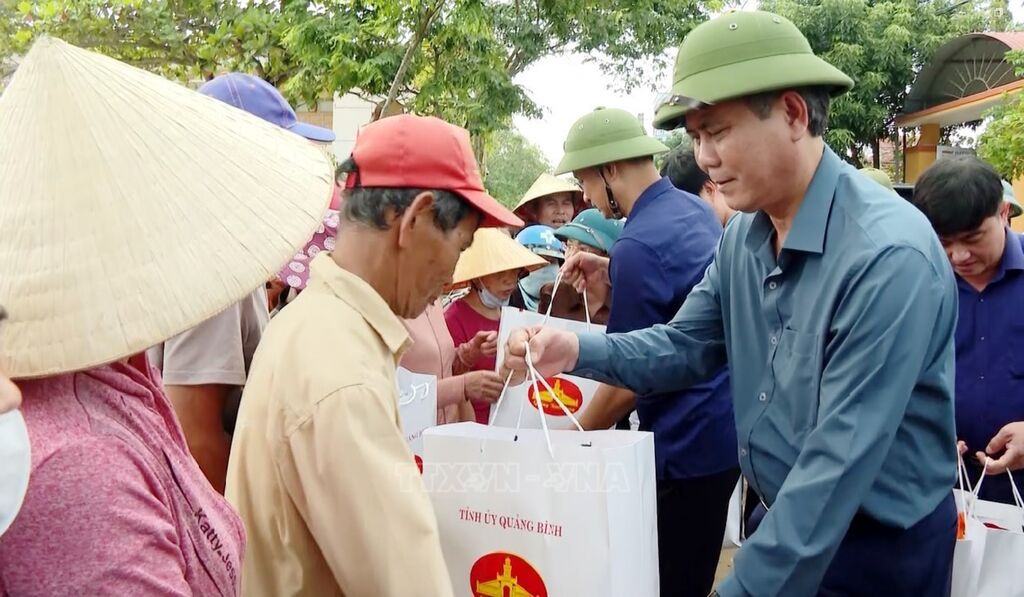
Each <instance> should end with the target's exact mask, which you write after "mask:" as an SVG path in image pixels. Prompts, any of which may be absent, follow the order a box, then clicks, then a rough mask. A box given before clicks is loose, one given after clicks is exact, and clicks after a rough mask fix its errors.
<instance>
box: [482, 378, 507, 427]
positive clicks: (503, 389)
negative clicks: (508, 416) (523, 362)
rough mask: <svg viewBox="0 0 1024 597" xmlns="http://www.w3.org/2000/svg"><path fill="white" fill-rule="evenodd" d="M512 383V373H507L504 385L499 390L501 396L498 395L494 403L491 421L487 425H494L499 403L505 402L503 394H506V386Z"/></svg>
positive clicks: (499, 406)
mask: <svg viewBox="0 0 1024 597" xmlns="http://www.w3.org/2000/svg"><path fill="white" fill-rule="evenodd" d="M511 381H512V372H511V371H509V372H508V377H506V378H505V385H504V386H503V387H502V388H501V394H498V402H497V403H495V405H494V408H493V409H492V410H491V420H490V421H488V423H487V424H488V425H494V419H495V418H497V416H498V409H499V408H501V403H502V401H503V400H505V394H506V393H507V392H508V384H509V382H511Z"/></svg>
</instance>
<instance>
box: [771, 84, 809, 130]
mask: <svg viewBox="0 0 1024 597" xmlns="http://www.w3.org/2000/svg"><path fill="white" fill-rule="evenodd" d="M778 101H779V102H781V104H782V113H783V115H784V116H785V118H786V125H787V126H788V127H789V130H790V138H791V139H792V140H793V141H799V140H800V139H803V138H804V137H806V136H807V135H808V132H807V123H808V121H809V113H808V111H807V102H805V101H804V98H803V97H802V96H801V95H800V94H799V93H797V92H796V91H785V92H783V93H782V95H781V96H779V100H778Z"/></svg>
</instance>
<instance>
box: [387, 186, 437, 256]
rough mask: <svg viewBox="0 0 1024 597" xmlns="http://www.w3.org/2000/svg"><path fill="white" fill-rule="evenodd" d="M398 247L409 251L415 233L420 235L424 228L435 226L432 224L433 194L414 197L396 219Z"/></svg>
mask: <svg viewBox="0 0 1024 597" xmlns="http://www.w3.org/2000/svg"><path fill="white" fill-rule="evenodd" d="M397 224H398V226H397V227H398V246H399V247H400V248H403V249H409V248H411V247H412V245H413V237H414V236H415V234H416V233H417V232H420V233H422V232H423V230H424V228H423V227H424V226H435V225H436V224H435V223H434V194H433V193H431V192H430V191H423V192H422V193H420V194H419V195H416V196H415V197H414V198H413V200H412V203H410V204H409V207H408V208H406V210H405V212H404V213H402V217H400V218H399V219H398V222H397Z"/></svg>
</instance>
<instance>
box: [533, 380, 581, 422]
mask: <svg viewBox="0 0 1024 597" xmlns="http://www.w3.org/2000/svg"><path fill="white" fill-rule="evenodd" d="M546 381H547V382H548V385H549V386H551V389H552V390H554V391H555V393H554V395H552V394H551V392H549V391H548V389H547V388H545V387H544V384H541V383H538V384H537V386H536V387H537V390H540V402H541V405H542V406H543V408H544V413H545V414H548V415H551V416H553V417H564V416H565V411H564V410H562V408H561V407H560V406H558V404H557V403H556V402H555V400H558V401H559V402H561V403H562V404H564V405H565V408H566V410H568V411H569V412H571V413H573V414H576V411H578V410H579V409H581V408H583V392H582V391H580V389H579V387H577V386H576V384H574V383H572V382H571V381H569V380H567V379H562V378H561V377H549V378H547V379H546ZM527 395H528V396H529V397H530V404H532V405H533V407H534V408H537V399H536V398H535V397H534V386H533V384H530V389H529V390H527Z"/></svg>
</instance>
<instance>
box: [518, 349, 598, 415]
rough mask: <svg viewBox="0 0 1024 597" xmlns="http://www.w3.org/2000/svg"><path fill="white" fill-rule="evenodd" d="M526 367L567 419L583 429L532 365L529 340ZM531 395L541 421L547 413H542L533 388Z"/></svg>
mask: <svg viewBox="0 0 1024 597" xmlns="http://www.w3.org/2000/svg"><path fill="white" fill-rule="evenodd" d="M526 367H527V368H528V369H529V370H530V374H531V375H532V376H533V378H534V381H535V382H536V381H539V382H540V383H541V384H542V385H543V386H544V389H545V390H546V391H547V392H548V394H550V395H551V398H552V399H553V400H554V401H555V403H557V404H558V406H559V408H561V409H562V412H563V413H565V416H567V417H569V419H570V420H571V421H572V422H573V424H574V425H576V429H578V430H580V431H583V430H584V429H583V426H582V425H580V422H579V421H578V420H577V419H576V416H575V415H573V414H572V412H571V411H570V410H569V409H568V407H566V406H565V405H564V404H562V401H561V400H559V399H558V396H557V394H556V393H555V390H554V389H553V388H552V387H551V385H550V384H548V380H546V379H544V378H543V377H541V375H540V373H539V372H538V371H537V368H536V367H534V365H533V355H532V354H530V343H529V342H527V343H526ZM533 395H534V396H537V410H538V412H540V413H541V421H542V422H543V421H544V418H545V417H546V416H547V415H545V414H544V407H542V406H541V405H540V397H539V395H538V392H537V390H536V389H534V392H533Z"/></svg>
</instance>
